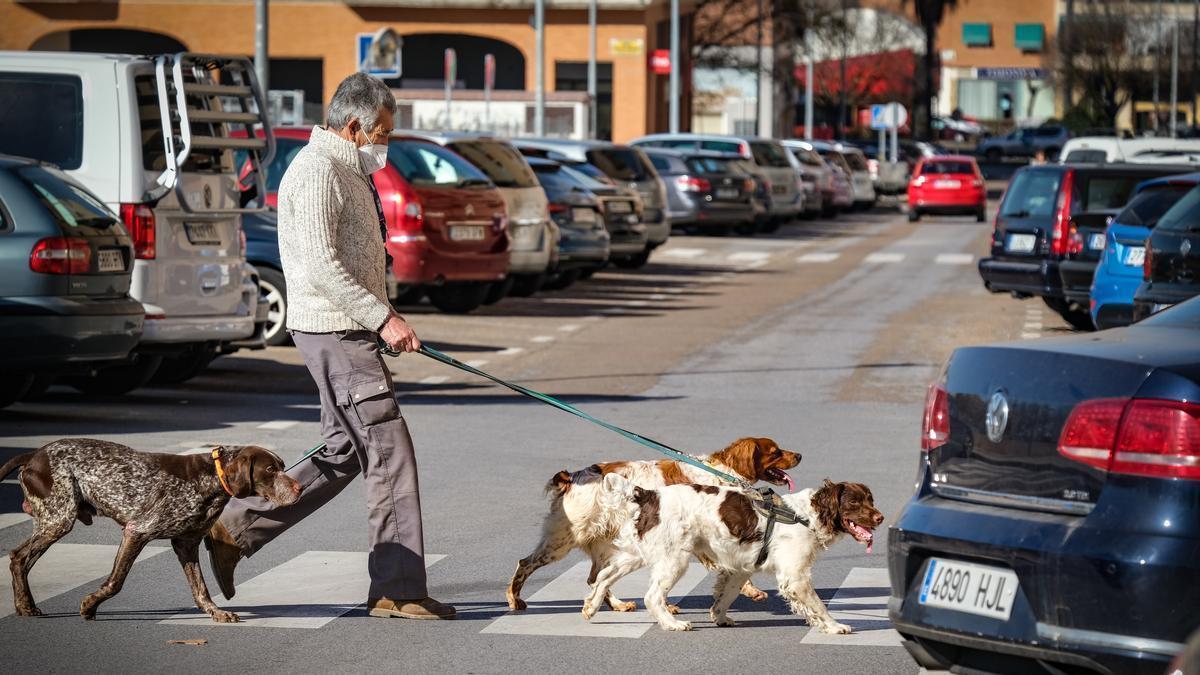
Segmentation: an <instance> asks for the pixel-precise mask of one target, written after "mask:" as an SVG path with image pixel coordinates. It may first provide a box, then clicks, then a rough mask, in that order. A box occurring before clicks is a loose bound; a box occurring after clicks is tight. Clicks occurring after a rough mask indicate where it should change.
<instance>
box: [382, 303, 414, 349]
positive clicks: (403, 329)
mask: <svg viewBox="0 0 1200 675" xmlns="http://www.w3.org/2000/svg"><path fill="white" fill-rule="evenodd" d="M379 337H380V338H382V339H383V341H384V342H385V343H387V346H389V347H391V348H392V349H393V350H394V351H397V352H401V353H412V352H416V351H418V350H420V349H421V338H419V337H417V333H416V332H415V331H414V330H413V329H412V326H410V325H408V322H407V321H405V320H404V317H402V316H400V315H399V314H396V313H395V312H392V315H391V316H389V317H388V320H387V321H386V322H384V324H383V328H381V329H379Z"/></svg>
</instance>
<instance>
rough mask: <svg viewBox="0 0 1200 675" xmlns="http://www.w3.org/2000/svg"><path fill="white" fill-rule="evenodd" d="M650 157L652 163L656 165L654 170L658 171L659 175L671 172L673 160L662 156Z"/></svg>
mask: <svg viewBox="0 0 1200 675" xmlns="http://www.w3.org/2000/svg"><path fill="white" fill-rule="evenodd" d="M648 157H650V163H651V164H653V165H654V168H655V169H657V170H658V172H659V173H670V172H671V160H669V159H667V158H666V157H663V156H662V155H648Z"/></svg>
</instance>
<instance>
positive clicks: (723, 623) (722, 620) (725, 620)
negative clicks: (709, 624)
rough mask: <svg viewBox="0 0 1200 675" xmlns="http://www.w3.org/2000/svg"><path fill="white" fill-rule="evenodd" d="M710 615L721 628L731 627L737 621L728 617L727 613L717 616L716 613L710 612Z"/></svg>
mask: <svg viewBox="0 0 1200 675" xmlns="http://www.w3.org/2000/svg"><path fill="white" fill-rule="evenodd" d="M711 616H712V621H713V623H715V624H717V625H718V626H720V627H722V628H732V627H734V626H736V625H737V622H736V621H734V620H733V619H731V618H729V615H728V614H727V615H725V616H717V615H716V614H712V615H711Z"/></svg>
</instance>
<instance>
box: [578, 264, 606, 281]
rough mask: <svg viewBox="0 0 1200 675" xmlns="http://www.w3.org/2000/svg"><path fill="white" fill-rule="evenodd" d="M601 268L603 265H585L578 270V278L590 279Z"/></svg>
mask: <svg viewBox="0 0 1200 675" xmlns="http://www.w3.org/2000/svg"><path fill="white" fill-rule="evenodd" d="M602 269H604V268H603V267H585V268H583V269H581V270H579V278H580V279H591V278H592V277H594V276H596V272H599V271H600V270H602Z"/></svg>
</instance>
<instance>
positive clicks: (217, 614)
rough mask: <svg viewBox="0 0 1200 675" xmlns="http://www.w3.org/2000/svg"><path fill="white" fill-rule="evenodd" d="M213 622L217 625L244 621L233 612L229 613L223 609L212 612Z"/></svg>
mask: <svg viewBox="0 0 1200 675" xmlns="http://www.w3.org/2000/svg"><path fill="white" fill-rule="evenodd" d="M212 620H213V621H215V622H217V623H239V622H240V621H241V620H242V619H241V617H239V616H238V615H237V614H234V613H233V612H227V611H225V610H223V609H214V610H213V612H212Z"/></svg>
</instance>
